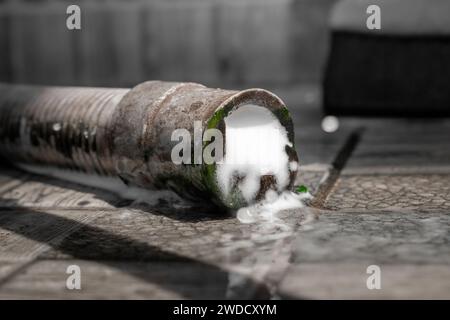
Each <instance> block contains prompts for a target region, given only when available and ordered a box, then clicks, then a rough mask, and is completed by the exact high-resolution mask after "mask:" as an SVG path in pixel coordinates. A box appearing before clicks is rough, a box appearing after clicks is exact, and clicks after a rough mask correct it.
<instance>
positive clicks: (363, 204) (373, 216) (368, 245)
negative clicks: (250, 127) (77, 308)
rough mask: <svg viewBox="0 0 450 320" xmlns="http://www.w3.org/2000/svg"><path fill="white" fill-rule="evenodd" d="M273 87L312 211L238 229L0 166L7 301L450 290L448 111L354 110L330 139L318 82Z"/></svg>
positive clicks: (0, 238)
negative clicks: (288, 122) (368, 115)
mask: <svg viewBox="0 0 450 320" xmlns="http://www.w3.org/2000/svg"><path fill="white" fill-rule="evenodd" d="M274 91H275V93H277V94H278V95H279V96H281V97H282V98H284V99H285V101H286V103H287V104H288V106H289V107H290V110H291V112H292V116H293V119H294V122H295V131H296V148H297V151H298V152H299V156H300V159H301V165H302V166H301V170H300V173H299V175H298V177H297V183H298V184H304V185H306V186H307V187H308V188H309V190H310V191H311V193H312V194H313V195H314V198H313V199H312V200H311V201H310V203H309V206H308V207H306V208H303V209H299V210H288V211H285V212H282V213H280V214H279V217H278V219H277V220H275V221H273V222H272V223H254V224H242V223H240V222H239V221H238V220H237V219H236V218H234V217H233V216H231V215H224V214H218V213H216V212H212V211H211V210H210V209H206V208H194V209H189V210H188V209H183V210H181V209H180V210H173V209H170V208H164V207H158V208H151V207H147V206H144V205H129V204H128V203H126V202H124V201H123V200H121V199H117V198H116V197H115V196H114V195H112V194H109V193H108V192H105V191H101V190H96V189H93V188H86V187H82V186H79V185H75V184H70V183H67V182H63V181H59V180H56V179H51V178H46V177H41V176H37V175H31V174H28V173H24V172H21V171H19V170H16V169H13V168H11V167H7V166H3V167H2V168H1V169H0V298H3V299H9V298H44V299H52V298H68V299H77V298H82V299H90V298H101V299H115V298H125V299H126V298H132V299H148V298H150V299H172V298H175V299H178V298H179V299H186V298H188V299H189V298H206V299H210V298H272V299H298V298H300V299H301V298H307V299H311V298H312V299H315V298H358V297H359V298H369V299H371V298H388V299H398V298H407V299H408V298H413V299H414V298H447V299H448V298H450V280H449V279H450V232H449V225H450V218H449V214H450V120H429V121H420V120H403V119H397V120H395V119H385V120H383V119H359V118H346V119H341V127H340V128H339V130H338V131H337V132H335V133H332V134H327V133H324V132H323V131H322V130H321V128H320V120H321V114H320V110H319V109H318V107H317V106H318V104H319V103H320V101H319V99H318V97H319V94H320V93H319V92H318V90H317V88H315V87H311V86H305V87H294V88H290V89H283V90H274ZM70 265H78V266H79V267H80V270H81V290H69V289H67V288H66V280H67V277H68V276H69V275H68V274H67V273H66V270H67V267H68V266H70ZM372 265H376V266H378V267H379V268H380V272H381V273H380V275H381V278H380V279H381V288H380V289H373V290H369V289H368V287H367V285H366V282H367V279H368V277H369V276H370V274H368V273H367V268H368V267H369V266H372Z"/></svg>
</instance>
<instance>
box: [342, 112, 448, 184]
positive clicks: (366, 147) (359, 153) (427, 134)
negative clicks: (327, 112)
mask: <svg viewBox="0 0 450 320" xmlns="http://www.w3.org/2000/svg"><path fill="white" fill-rule="evenodd" d="M348 121H350V122H355V121H358V122H359V124H360V125H361V126H362V127H364V132H363V134H362V135H361V139H360V143H359V144H358V146H357V147H356V148H355V150H354V152H353V154H352V157H351V158H350V159H349V160H348V163H347V166H346V168H344V170H343V171H342V174H344V175H345V174H378V173H381V174H383V173H385V174H391V173H394V174H395V173H405V174H417V173H419V174H420V173H425V174H430V173H450V139H449V136H450V121H449V120H447V119H443V120H428V121H427V120H420V121H419V120H416V121H414V120H392V119H390V120H389V119H383V120H361V119H355V120H352V119H349V120H348Z"/></svg>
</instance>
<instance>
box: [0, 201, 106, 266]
mask: <svg viewBox="0 0 450 320" xmlns="http://www.w3.org/2000/svg"><path fill="white" fill-rule="evenodd" d="M100 213H101V211H82V210H67V211H66V210H49V211H48V212H47V213H45V214H44V213H42V212H38V211H35V210H32V209H28V210H27V209H19V208H16V209H10V210H5V209H3V210H2V211H1V214H0V258H1V259H3V260H10V259H33V258H35V257H37V256H38V255H39V254H41V253H43V252H45V251H46V250H48V249H49V248H50V247H51V246H52V245H55V244H56V243H58V242H59V241H61V240H62V239H63V238H65V237H66V236H67V235H68V234H70V233H71V232H74V231H75V230H76V229H77V228H80V226H82V225H84V224H86V223H89V221H90V220H92V219H94V218H95V217H96V216H97V215H98V214H100Z"/></svg>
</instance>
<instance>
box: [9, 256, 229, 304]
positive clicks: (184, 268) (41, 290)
mask: <svg viewBox="0 0 450 320" xmlns="http://www.w3.org/2000/svg"><path fill="white" fill-rule="evenodd" d="M70 265H77V266H79V267H80V270H81V290H69V289H67V287H66V281H67V278H68V277H69V274H67V273H66V271H67V267H68V266H70ZM228 284H229V274H228V273H227V272H224V271H222V270H220V269H217V268H213V267H209V266H207V265H204V264H198V263H197V264H196V263H176V262H172V263H142V262H109V263H103V262H102V261H98V262H96V261H83V260H57V261H52V260H39V261H36V262H35V263H34V264H33V265H31V266H30V267H29V268H28V269H27V270H26V271H25V272H22V273H20V275H18V276H17V277H15V278H14V281H10V282H7V283H6V284H4V285H3V286H2V287H1V288H0V299H35V298H39V299H186V298H190V299H212V298H216V299H224V298H226V297H227V286H228ZM118 288H120V290H118Z"/></svg>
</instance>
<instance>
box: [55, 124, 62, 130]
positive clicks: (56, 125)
mask: <svg viewBox="0 0 450 320" xmlns="http://www.w3.org/2000/svg"><path fill="white" fill-rule="evenodd" d="M61 127H62V126H61V123H58V122H56V123H54V124H53V131H59V130H61Z"/></svg>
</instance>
